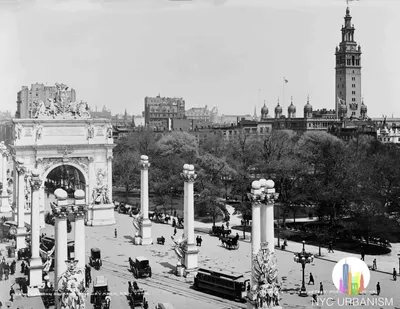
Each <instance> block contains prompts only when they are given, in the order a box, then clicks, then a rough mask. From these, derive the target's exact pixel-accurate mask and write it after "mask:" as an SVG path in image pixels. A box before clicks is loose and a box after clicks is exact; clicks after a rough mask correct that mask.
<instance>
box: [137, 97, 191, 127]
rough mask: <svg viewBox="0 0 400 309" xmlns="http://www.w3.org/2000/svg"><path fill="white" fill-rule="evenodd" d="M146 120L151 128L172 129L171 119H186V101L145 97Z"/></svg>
mask: <svg viewBox="0 0 400 309" xmlns="http://www.w3.org/2000/svg"><path fill="white" fill-rule="evenodd" d="M144 119H145V124H146V126H149V127H164V128H165V129H168V128H169V127H170V123H171V119H185V100H183V99H182V98H176V97H175V98H167V97H161V96H160V95H158V96H157V97H155V98H153V97H145V98H144Z"/></svg>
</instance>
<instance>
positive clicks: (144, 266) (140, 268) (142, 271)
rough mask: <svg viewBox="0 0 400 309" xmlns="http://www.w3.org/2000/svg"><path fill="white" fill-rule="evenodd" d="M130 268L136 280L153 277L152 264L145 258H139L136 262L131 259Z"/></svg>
mask: <svg viewBox="0 0 400 309" xmlns="http://www.w3.org/2000/svg"><path fill="white" fill-rule="evenodd" d="M129 267H130V269H131V272H132V274H133V275H134V276H135V278H140V277H151V267H150V263H149V260H148V259H147V258H145V257H144V256H137V257H136V259H135V260H132V259H131V258H129Z"/></svg>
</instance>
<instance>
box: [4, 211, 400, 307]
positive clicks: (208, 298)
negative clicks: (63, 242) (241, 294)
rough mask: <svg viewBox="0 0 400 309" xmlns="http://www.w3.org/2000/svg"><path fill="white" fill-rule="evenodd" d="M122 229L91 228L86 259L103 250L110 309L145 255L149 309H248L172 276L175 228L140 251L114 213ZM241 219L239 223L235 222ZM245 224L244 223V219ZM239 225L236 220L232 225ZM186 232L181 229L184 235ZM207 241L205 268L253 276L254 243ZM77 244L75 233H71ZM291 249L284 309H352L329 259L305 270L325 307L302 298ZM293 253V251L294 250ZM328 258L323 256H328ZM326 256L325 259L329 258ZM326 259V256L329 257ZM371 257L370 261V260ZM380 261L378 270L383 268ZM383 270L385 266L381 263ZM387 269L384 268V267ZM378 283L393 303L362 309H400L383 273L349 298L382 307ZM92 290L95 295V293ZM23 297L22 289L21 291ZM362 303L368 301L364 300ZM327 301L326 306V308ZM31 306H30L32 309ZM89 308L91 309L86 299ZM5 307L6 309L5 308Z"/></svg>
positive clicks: (156, 230) (123, 218)
mask: <svg viewBox="0 0 400 309" xmlns="http://www.w3.org/2000/svg"><path fill="white" fill-rule="evenodd" d="M115 215H116V220H117V225H116V228H117V230H118V237H117V238H115V237H114V229H115V226H107V227H86V229H85V233H86V256H87V260H86V263H88V256H89V254H90V248H92V247H98V248H100V249H101V250H102V259H103V267H102V268H101V269H100V270H99V271H95V270H92V278H94V277H95V276H96V275H100V274H101V275H106V276H107V278H108V280H109V287H110V291H111V292H112V293H113V297H112V301H111V306H112V308H117V307H118V308H121V309H123V308H129V305H128V301H127V299H126V296H125V295H124V294H125V292H126V291H127V287H128V284H127V282H128V281H134V280H135V279H134V277H133V276H132V274H131V273H130V272H129V271H128V257H132V258H134V257H135V256H138V255H144V256H146V257H148V258H149V260H150V264H151V266H152V268H153V274H154V275H153V277H152V278H151V279H138V280H137V282H138V284H139V286H140V287H142V288H144V289H145V290H146V295H145V297H146V299H147V300H148V301H149V305H150V308H151V309H152V308H154V307H155V305H156V304H157V303H158V302H170V303H172V304H173V305H174V307H175V308H176V309H187V308H191V309H197V308H198V309H207V308H210V309H212V308H216V309H218V308H246V307H245V304H241V303H238V302H233V301H229V300H224V299H222V298H219V297H217V296H212V295H209V294H205V293H202V292H198V291H194V290H193V289H191V288H190V284H188V283H186V282H185V280H184V278H182V277H177V276H175V275H174V274H173V270H174V268H175V264H176V261H177V259H176V256H175V253H174V252H173V251H172V249H171V246H172V244H173V242H172V240H171V237H170V236H171V235H172V234H173V229H172V227H171V226H170V225H167V224H153V228H152V234H153V239H156V238H157V237H160V236H164V237H165V238H166V243H165V245H157V244H154V245H151V246H135V245H134V244H133V235H134V228H133V225H132V218H130V217H129V216H128V215H123V214H117V213H116V214H115ZM235 220H236V219H235ZM239 222H240V219H239ZM232 224H235V223H234V221H232V220H231V225H232ZM195 225H196V227H197V228H199V229H203V230H204V229H207V227H208V226H207V225H204V224H201V223H200V224H199V223H198V222H196V223H195ZM53 231H54V229H53V227H51V226H47V227H46V230H45V232H46V233H47V234H48V235H52V234H53ZM182 231H183V230H178V235H179V236H180V235H181V233H182ZM199 235H201V236H202V238H203V244H202V247H200V248H199V249H200V253H199V266H200V267H208V266H210V267H211V266H212V267H219V268H221V269H227V270H229V269H230V270H234V271H237V272H241V273H243V274H245V276H249V275H250V263H251V261H250V250H251V244H250V242H249V240H248V239H247V240H245V241H241V242H240V246H239V249H238V250H227V249H226V248H224V247H222V246H221V244H220V242H219V240H218V238H217V237H211V236H209V235H208V234H203V233H202V234H199ZM68 236H69V237H70V238H71V239H72V237H73V231H72V232H71V233H70V234H68ZM4 247H5V244H0V248H4ZM287 249H288V250H285V251H281V250H277V252H276V253H277V258H278V270H279V278H280V280H282V283H283V285H282V291H283V293H282V301H281V304H282V306H283V308H298V309H302V308H312V307H315V308H324V307H326V308H348V307H349V305H343V302H344V301H345V298H344V296H345V295H339V294H338V293H337V290H336V288H335V287H334V285H333V283H332V279H331V277H332V275H331V274H332V269H333V267H334V265H335V263H334V262H331V261H329V260H324V259H315V260H314V263H313V264H311V265H307V266H306V274H307V276H306V280H307V279H308V274H309V273H310V272H312V273H313V274H314V278H315V282H316V285H315V287H314V286H307V289H308V290H309V292H310V295H311V293H312V290H314V289H317V288H318V287H319V282H323V285H324V290H325V295H322V296H319V301H320V303H318V304H316V305H313V304H312V303H311V297H304V298H303V297H299V296H298V295H297V292H296V291H297V290H298V289H299V287H300V286H301V274H302V272H301V266H300V265H299V264H296V263H295V262H294V261H293V253H292V252H290V251H294V252H298V251H300V250H301V244H296V243H292V242H289V246H288V248H287ZM306 249H307V251H311V252H317V250H318V248H315V247H312V246H306ZM289 250H290V251H289ZM323 253H324V252H323ZM324 254H325V253H324ZM325 255H326V254H325ZM345 256H352V255H351V254H347V253H343V252H342V253H340V252H337V251H335V253H334V254H329V256H328V257H329V258H330V259H331V260H332V261H336V260H339V259H341V258H342V257H345ZM325 257H326V256H325ZM325 257H324V258H325ZM367 258H368V257H367ZM380 265H381V264H380V262H379V259H378V267H380ZM382 265H383V264H382ZM382 267H383V266H382ZM19 268H20V267H19V263H18V265H17V274H18V276H19V272H18V271H19ZM377 282H380V284H381V289H382V292H381V295H380V296H381V297H382V298H379V300H381V301H382V302H385V301H386V303H389V305H388V306H384V305H382V306H379V304H377V303H374V304H372V305H371V304H369V305H365V306H362V307H363V308H395V307H396V306H397V307H400V293H397V290H398V289H399V288H400V286H399V285H400V280H398V281H396V282H395V281H393V280H392V278H391V276H390V275H389V274H386V273H381V272H371V280H370V283H369V286H368V288H367V290H368V291H367V293H366V295H361V296H356V297H351V298H349V299H350V300H352V301H353V305H357V301H358V302H360V304H363V303H361V302H366V301H369V302H370V303H371V302H377V301H378V297H377V296H376V295H373V294H374V291H373V290H375V289H374V287H375V285H376V283H377ZM9 286H10V280H9V281H7V282H4V281H0V290H1V292H0V297H1V298H0V299H1V301H2V302H3V305H5V301H4V300H7V299H8V298H9V296H8V293H9ZM91 288H92V287H90V291H91ZM16 292H17V293H18V290H16ZM328 299H329V300H328ZM361 299H363V300H361ZM322 300H324V302H325V303H324V305H322V303H321V302H322ZM27 304H29V305H30V306H31V307H29V306H27ZM86 304H87V305H86V306H87V308H91V307H92V306H91V305H90V303H89V299H87V303H86ZM21 305H22V306H23V308H24V309H29V308H34V309H41V308H43V305H42V304H41V301H40V298H37V297H36V298H29V299H28V298H26V297H20V299H16V301H15V302H14V304H13V307H11V308H19V309H22V307H20V306H21ZM3 307H4V308H7V307H5V306H3Z"/></svg>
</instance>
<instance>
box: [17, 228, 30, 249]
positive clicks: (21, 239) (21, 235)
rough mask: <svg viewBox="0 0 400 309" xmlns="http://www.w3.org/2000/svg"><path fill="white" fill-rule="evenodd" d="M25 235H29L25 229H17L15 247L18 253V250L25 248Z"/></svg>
mask: <svg viewBox="0 0 400 309" xmlns="http://www.w3.org/2000/svg"><path fill="white" fill-rule="evenodd" d="M27 235H29V234H28V233H27V232H26V228H25V227H19V228H18V232H17V235H16V236H15V239H16V243H17V246H16V249H17V251H18V250H19V249H23V248H26V240H25V237H26V236H27Z"/></svg>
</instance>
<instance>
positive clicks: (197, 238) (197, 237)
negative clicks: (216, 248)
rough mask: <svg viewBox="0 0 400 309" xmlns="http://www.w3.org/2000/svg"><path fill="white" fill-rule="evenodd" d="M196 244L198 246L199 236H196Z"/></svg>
mask: <svg viewBox="0 0 400 309" xmlns="http://www.w3.org/2000/svg"><path fill="white" fill-rule="evenodd" d="M196 246H199V236H196Z"/></svg>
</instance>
